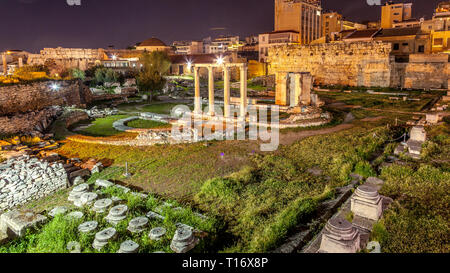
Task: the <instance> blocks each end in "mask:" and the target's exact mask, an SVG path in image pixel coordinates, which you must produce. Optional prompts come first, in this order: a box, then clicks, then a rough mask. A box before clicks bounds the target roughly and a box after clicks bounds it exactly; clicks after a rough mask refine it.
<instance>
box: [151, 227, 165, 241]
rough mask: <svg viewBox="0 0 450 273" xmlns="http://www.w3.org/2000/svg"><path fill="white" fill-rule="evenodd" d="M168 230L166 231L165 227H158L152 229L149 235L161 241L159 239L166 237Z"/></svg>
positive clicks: (152, 238)
mask: <svg viewBox="0 0 450 273" xmlns="http://www.w3.org/2000/svg"><path fill="white" fill-rule="evenodd" d="M166 232H167V231H166V229H165V228H163V227H156V228H154V229H152V230H150V233H149V235H148V237H149V238H150V239H151V240H154V241H159V240H161V239H162V238H163V237H164V235H166Z"/></svg>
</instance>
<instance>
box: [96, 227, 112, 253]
mask: <svg viewBox="0 0 450 273" xmlns="http://www.w3.org/2000/svg"><path fill="white" fill-rule="evenodd" d="M116 236H117V231H116V229H114V228H107V229H105V230H102V231H100V232H98V233H97V234H95V240H94V242H93V243H92V247H93V248H95V249H96V250H99V251H100V250H101V249H102V248H103V247H104V246H106V245H107V244H108V242H109V241H110V240H113V239H114V238H115V237H116Z"/></svg>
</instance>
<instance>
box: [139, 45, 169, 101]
mask: <svg viewBox="0 0 450 273" xmlns="http://www.w3.org/2000/svg"><path fill="white" fill-rule="evenodd" d="M141 63H142V65H143V67H142V69H141V71H140V73H139V75H138V76H137V78H136V79H137V84H138V86H139V90H140V91H148V92H150V96H149V100H150V101H152V99H153V96H155V95H156V94H157V93H158V92H159V91H161V90H162V89H163V88H164V85H165V84H166V79H165V78H164V76H165V75H167V72H168V71H169V69H170V66H171V62H170V59H169V56H168V55H167V53H166V52H161V51H154V52H151V53H150V54H149V53H144V54H142V56H141Z"/></svg>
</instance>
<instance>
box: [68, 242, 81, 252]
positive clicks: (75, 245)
mask: <svg viewBox="0 0 450 273" xmlns="http://www.w3.org/2000/svg"><path fill="white" fill-rule="evenodd" d="M67 250H68V251H69V253H81V245H80V243H79V242H75V241H72V242H69V243H68V244H67Z"/></svg>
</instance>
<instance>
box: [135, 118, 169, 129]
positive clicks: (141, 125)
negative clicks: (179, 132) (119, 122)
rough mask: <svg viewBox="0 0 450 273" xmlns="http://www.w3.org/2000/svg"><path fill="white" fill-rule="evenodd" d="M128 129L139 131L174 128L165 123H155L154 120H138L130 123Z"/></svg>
mask: <svg viewBox="0 0 450 273" xmlns="http://www.w3.org/2000/svg"><path fill="white" fill-rule="evenodd" d="M127 126H128V127H131V128H138V129H156V128H170V127H172V125H171V124H169V123H163V122H159V121H153V120H144V119H137V120H133V121H130V122H128V124H127Z"/></svg>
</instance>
